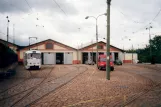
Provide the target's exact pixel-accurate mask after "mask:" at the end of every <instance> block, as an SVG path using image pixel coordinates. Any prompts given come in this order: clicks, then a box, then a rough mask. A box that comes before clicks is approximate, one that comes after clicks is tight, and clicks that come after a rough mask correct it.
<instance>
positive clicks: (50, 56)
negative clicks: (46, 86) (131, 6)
mask: <svg viewBox="0 0 161 107" xmlns="http://www.w3.org/2000/svg"><path fill="white" fill-rule="evenodd" d="M55 62H56V60H55V53H50V52H48V53H44V64H55Z"/></svg>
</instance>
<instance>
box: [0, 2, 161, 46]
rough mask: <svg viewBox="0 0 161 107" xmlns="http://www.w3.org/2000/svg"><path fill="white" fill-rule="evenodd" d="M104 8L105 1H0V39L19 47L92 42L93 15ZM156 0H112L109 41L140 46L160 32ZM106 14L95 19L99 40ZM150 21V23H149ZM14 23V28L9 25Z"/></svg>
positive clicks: (159, 8)
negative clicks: (51, 41) (7, 35)
mask: <svg viewBox="0 0 161 107" xmlns="http://www.w3.org/2000/svg"><path fill="white" fill-rule="evenodd" d="M106 11H107V4H106V0H0V39H4V40H6V32H7V18H6V16H8V17H9V20H10V23H9V41H10V42H13V39H15V43H16V44H18V45H21V46H26V45H28V44H29V37H37V38H38V40H37V41H36V40H35V39H31V43H36V42H40V41H42V40H46V39H53V40H55V41H58V42H61V43H64V44H66V45H69V46H72V47H74V48H80V47H82V46H85V45H87V44H90V43H92V42H95V41H96V21H95V19H94V18H92V17H90V18H89V19H85V17H86V16H94V17H97V16H98V15H100V14H104V13H106ZM160 11H161V1H160V0H112V1H111V21H110V23H111V24H110V25H111V26H110V27H111V33H110V38H111V39H110V44H111V45H114V46H116V47H118V48H121V49H131V48H132V45H133V46H134V48H135V49H137V48H143V47H145V46H146V45H147V44H148V41H149V31H148V30H146V28H147V27H149V26H152V27H153V28H151V29H150V33H151V37H152V38H153V37H154V36H155V35H160V34H161V29H160V28H161V20H160V19H161V13H160ZM106 19H107V17H106V16H104V15H103V16H100V17H99V18H98V36H99V41H106V40H105V39H103V38H106V36H107V27H106V26H107V22H106ZM149 23H151V24H149ZM13 26H14V27H13Z"/></svg>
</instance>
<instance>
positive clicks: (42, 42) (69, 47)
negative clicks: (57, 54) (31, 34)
mask: <svg viewBox="0 0 161 107" xmlns="http://www.w3.org/2000/svg"><path fill="white" fill-rule="evenodd" d="M46 41H53V42H55V43H58V44H61V45H64V46H66V47H68V48H71V49H73V50H77V49H75V48H73V47H70V46H68V45H65V44H62V43H60V42H58V41H55V40H52V39H47V40H44V41H41V42H38V43H34V44H32V45H30V46H25V47H24V48H22V49H20V50H23V49H25V48H29V47H32V46H34V45H39V44H41V43H43V42H46Z"/></svg>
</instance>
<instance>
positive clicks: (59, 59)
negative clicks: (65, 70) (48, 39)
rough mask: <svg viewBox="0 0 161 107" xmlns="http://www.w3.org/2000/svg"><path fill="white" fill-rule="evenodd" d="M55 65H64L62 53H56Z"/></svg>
mask: <svg viewBox="0 0 161 107" xmlns="http://www.w3.org/2000/svg"><path fill="white" fill-rule="evenodd" d="M56 64H64V53H56Z"/></svg>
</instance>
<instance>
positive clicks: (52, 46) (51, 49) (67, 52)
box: [18, 39, 77, 64]
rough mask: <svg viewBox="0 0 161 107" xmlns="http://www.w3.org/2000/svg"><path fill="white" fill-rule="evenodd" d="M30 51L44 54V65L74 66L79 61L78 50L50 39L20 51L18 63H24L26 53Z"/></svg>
mask: <svg viewBox="0 0 161 107" xmlns="http://www.w3.org/2000/svg"><path fill="white" fill-rule="evenodd" d="M28 50H39V51H41V52H42V55H41V57H42V64H74V63H75V62H76V60H77V49H75V48H72V47H70V46H67V45H64V44H62V43H59V42H57V41H54V40H51V39H48V40H45V41H42V42H39V43H36V44H33V45H31V46H27V47H25V48H23V49H21V50H20V51H18V56H19V57H18V61H19V62H23V57H24V53H25V52H26V51H28Z"/></svg>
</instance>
